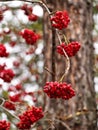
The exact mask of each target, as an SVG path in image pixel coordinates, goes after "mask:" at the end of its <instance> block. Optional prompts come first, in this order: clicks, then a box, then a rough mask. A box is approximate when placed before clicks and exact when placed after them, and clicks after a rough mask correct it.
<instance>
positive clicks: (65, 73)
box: [59, 49, 70, 82]
mask: <svg viewBox="0 0 98 130" xmlns="http://www.w3.org/2000/svg"><path fill="white" fill-rule="evenodd" d="M63 52H64V56H65V57H66V60H67V68H66V69H65V72H64V74H63V75H62V77H61V78H60V80H59V82H62V80H63V79H64V77H65V76H66V75H67V74H68V71H69V69H70V60H69V57H68V55H67V53H66V52H65V50H64V49H63Z"/></svg>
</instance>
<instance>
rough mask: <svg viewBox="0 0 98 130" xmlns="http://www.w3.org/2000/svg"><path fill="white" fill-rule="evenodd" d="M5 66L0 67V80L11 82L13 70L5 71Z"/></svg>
mask: <svg viewBox="0 0 98 130" xmlns="http://www.w3.org/2000/svg"><path fill="white" fill-rule="evenodd" d="M5 67H6V65H5V64H4V65H0V78H1V79H3V80H4V82H8V83H9V82H11V80H12V79H13V77H14V76H15V74H14V72H13V70H11V69H5Z"/></svg>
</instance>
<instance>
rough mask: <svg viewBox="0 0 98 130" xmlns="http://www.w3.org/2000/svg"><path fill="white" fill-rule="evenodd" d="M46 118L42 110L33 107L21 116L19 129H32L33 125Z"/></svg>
mask: <svg viewBox="0 0 98 130" xmlns="http://www.w3.org/2000/svg"><path fill="white" fill-rule="evenodd" d="M43 116H44V113H43V111H42V108H41V107H39V108H37V107H34V106H33V107H32V108H29V109H28V110H27V111H25V112H24V113H23V114H22V115H20V116H19V118H20V122H19V123H18V124H17V127H18V128H19V129H21V130H24V129H30V128H31V125H32V124H33V123H35V122H37V121H38V120H39V119H41V118H42V117H43Z"/></svg>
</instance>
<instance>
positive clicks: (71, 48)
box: [57, 42, 80, 57]
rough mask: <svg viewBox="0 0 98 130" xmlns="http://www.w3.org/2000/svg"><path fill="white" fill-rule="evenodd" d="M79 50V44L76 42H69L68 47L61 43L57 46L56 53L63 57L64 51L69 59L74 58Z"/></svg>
mask: <svg viewBox="0 0 98 130" xmlns="http://www.w3.org/2000/svg"><path fill="white" fill-rule="evenodd" d="M79 49H80V43H78V42H71V43H69V44H68V45H66V44H65V43H62V44H60V45H59V46H57V52H58V53H59V54H61V55H65V54H64V51H65V52H66V53H67V55H68V56H69V57H72V56H74V55H75V54H76V53H77V51H79ZM63 50H64V51H63Z"/></svg>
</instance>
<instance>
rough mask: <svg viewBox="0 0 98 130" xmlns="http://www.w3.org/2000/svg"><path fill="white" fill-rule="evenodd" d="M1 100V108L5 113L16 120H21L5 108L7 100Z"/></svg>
mask: <svg viewBox="0 0 98 130" xmlns="http://www.w3.org/2000/svg"><path fill="white" fill-rule="evenodd" d="M0 99H1V100H2V103H1V104H0V108H2V109H3V110H4V111H6V112H7V113H9V114H10V115H11V116H12V117H14V118H15V119H17V120H19V118H18V117H17V116H16V115H14V114H12V113H11V112H10V111H9V110H8V109H6V108H5V107H3V105H4V103H5V101H6V100H5V99H3V98H0Z"/></svg>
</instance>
